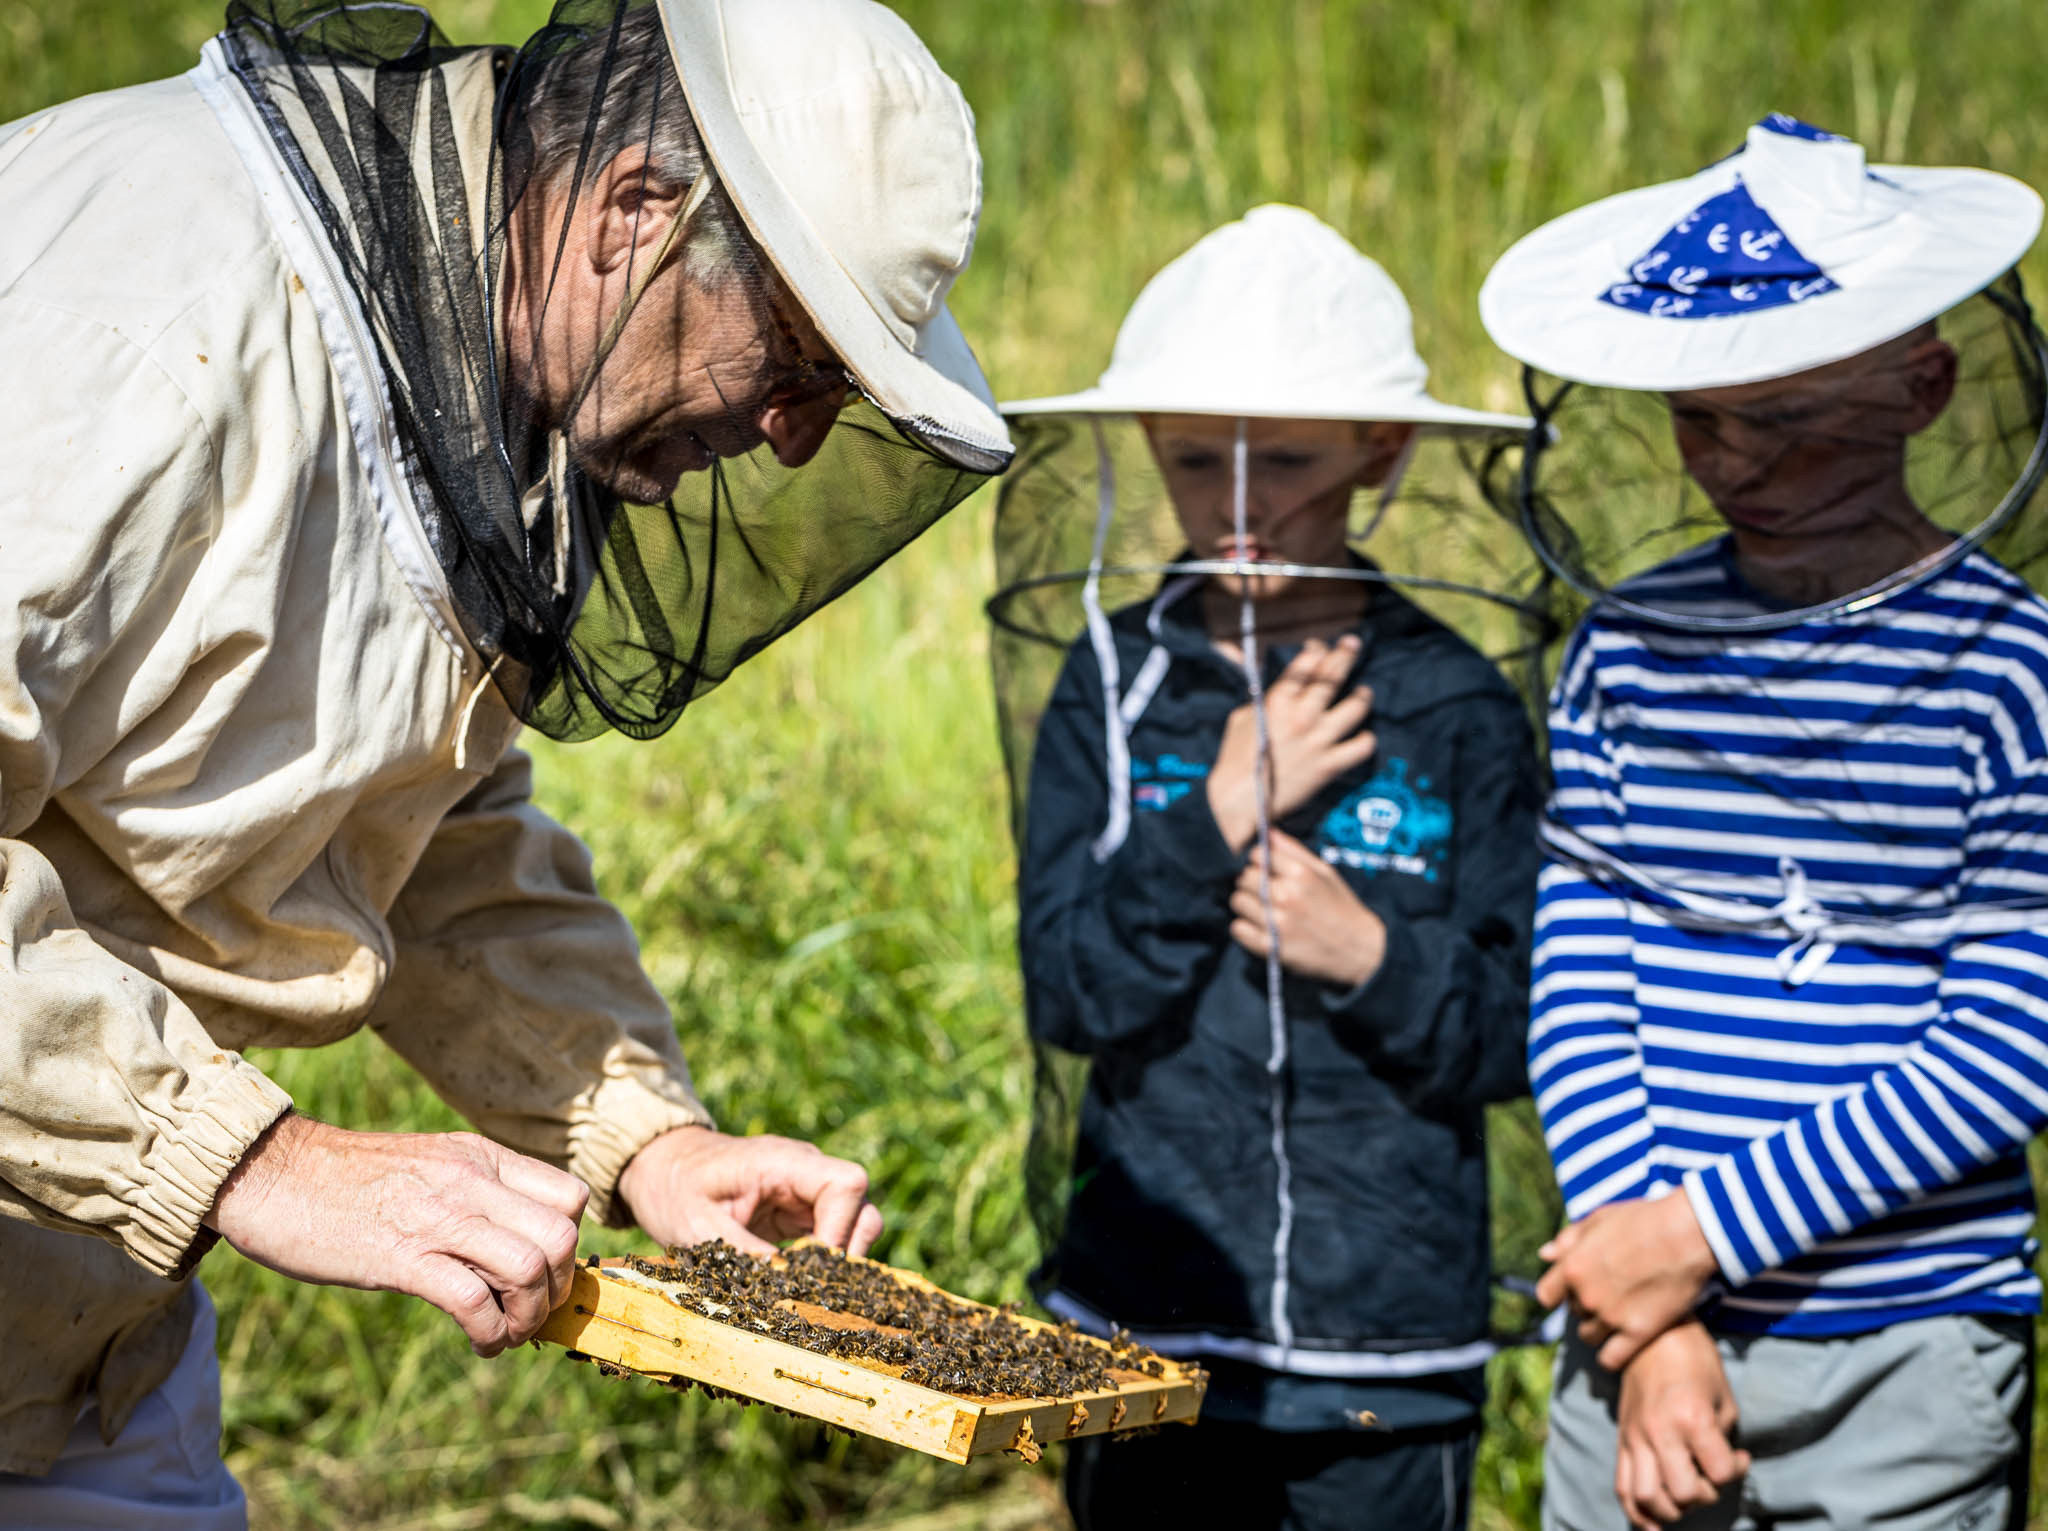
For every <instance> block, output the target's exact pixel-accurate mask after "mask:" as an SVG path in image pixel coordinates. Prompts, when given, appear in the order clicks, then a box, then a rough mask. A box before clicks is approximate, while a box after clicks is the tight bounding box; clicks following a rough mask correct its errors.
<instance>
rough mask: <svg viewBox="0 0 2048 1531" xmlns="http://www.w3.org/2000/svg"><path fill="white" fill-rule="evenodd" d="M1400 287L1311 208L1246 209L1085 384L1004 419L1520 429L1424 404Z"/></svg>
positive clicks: (1169, 283) (1140, 312)
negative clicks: (1199, 419)
mask: <svg viewBox="0 0 2048 1531" xmlns="http://www.w3.org/2000/svg"><path fill="white" fill-rule="evenodd" d="M1428 381H1429V368H1428V367H1427V366H1426V365H1425V364H1424V363H1423V360H1422V358H1421V356H1419V355H1417V354H1416V350H1415V329H1414V321H1413V320H1412V318H1411V317H1410V315H1409V312H1408V301H1407V299H1405V298H1403V297H1402V296H1401V289H1400V288H1399V287H1398V286H1396V285H1395V283H1394V279H1393V278H1392V277H1390V276H1388V275H1387V273H1386V272H1385V271H1384V270H1382V269H1381V268H1380V266H1379V264H1378V263H1377V262H1375V261H1373V260H1371V259H1369V258H1367V257H1366V256H1364V255H1361V254H1360V253H1359V252H1358V251H1357V250H1356V249H1354V248H1353V247H1352V246H1351V244H1350V242H1349V241H1347V240H1346V239H1345V238H1344V236H1343V235H1341V234H1339V233H1338V232H1337V231H1336V230H1335V229H1333V228H1331V227H1330V226H1329V225H1328V224H1326V223H1324V222H1323V221H1322V220H1321V219H1319V218H1317V217H1316V216H1315V215H1314V214H1313V213H1310V212H1306V211H1304V210H1303V209H1301V208H1298V207H1286V206H1282V205H1279V204H1268V205H1267V206H1264V207H1255V208H1253V209H1252V210H1251V211H1250V212H1248V213H1246V214H1245V215H1244V217H1243V218H1242V219H1240V220H1239V221H1238V222H1236V223H1227V224H1225V225H1224V226H1223V227H1222V228H1220V229H1217V230H1216V231H1214V232H1213V233H1211V234H1208V235H1205V236H1204V237H1203V238H1202V239H1200V240H1199V241H1197V242H1196V243H1195V244H1194V245H1193V246H1192V247H1191V248H1190V249H1188V250H1187V251H1186V252H1185V253H1183V254H1182V255H1180V256H1178V257H1177V258H1175V259H1174V260H1173V261H1172V262H1170V263H1169V264H1168V265H1167V266H1166V267H1165V269H1163V270H1162V271H1161V272H1160V273H1159V274H1158V275H1157V276H1155V277H1153V278H1152V280H1151V281H1150V282H1147V283H1146V284H1145V290H1144V291H1143V292H1141V293H1139V294H1138V300H1137V301H1136V302H1135V303H1133V304H1132V305H1131V311H1130V313H1129V314H1127V315H1126V316H1125V317H1124V322H1123V326H1122V328H1120V329H1119V330H1118V331H1117V335H1116V347H1115V349H1114V351H1113V352H1112V353H1111V356H1110V362H1109V370H1108V371H1106V372H1104V373H1103V374H1102V377H1101V379H1100V380H1099V381H1098V382H1097V383H1096V385H1095V386H1094V387H1093V388H1090V389H1087V390H1085V391H1084V392H1081V393H1069V394H1061V395H1059V396H1057V397H1054V398H1045V399H1023V400H1019V401H1017V402H1015V403H1010V404H1005V405H1004V406H1003V413H1005V414H1007V415H1046V414H1138V413H1145V414H1155V413H1156V414H1186V415H1226V416H1231V417H1238V418H1242V417H1253V418H1259V419H1297V420H1390V421H1409V422H1413V423H1414V424H1417V425H1422V426H1430V427H1436V428H1439V429H1441V430H1444V431H1452V432H1458V431H1495V432H1506V431H1513V432H1519V431H1526V430H1528V429H1529V426H1530V422H1529V421H1528V420H1527V419H1525V418H1523V417H1522V416H1520V415H1498V414H1489V413H1487V412H1485V411H1483V410H1476V409H1463V408H1460V407H1459V406H1458V405H1455V404H1446V403H1444V402H1443V401H1442V400H1440V399H1435V398H1432V397H1431V396H1430V394H1429V391H1428V389H1427V388H1426V387H1425V385H1426V384H1427V383H1428Z"/></svg>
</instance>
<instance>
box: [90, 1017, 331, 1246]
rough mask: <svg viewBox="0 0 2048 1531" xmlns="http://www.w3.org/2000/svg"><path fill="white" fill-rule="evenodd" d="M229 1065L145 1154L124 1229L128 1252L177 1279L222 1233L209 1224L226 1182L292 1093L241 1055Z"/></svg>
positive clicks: (232, 1056)
mask: <svg viewBox="0 0 2048 1531" xmlns="http://www.w3.org/2000/svg"><path fill="white" fill-rule="evenodd" d="M219 1056H220V1057H221V1059H222V1061H223V1062H225V1063H226V1064H227V1067H226V1068H225V1069H224V1070H223V1071H222V1072H221V1073H220V1074H218V1075H217V1076H215V1077H214V1078H213V1079H212V1080H211V1081H210V1082H209V1083H207V1084H206V1085H204V1086H203V1087H202V1088H201V1089H200V1091H199V1093H198V1094H197V1095H195V1096H193V1097H191V1098H190V1099H189V1100H187V1101H186V1102H184V1103H182V1109H181V1110H180V1112H179V1114H178V1116H177V1118H176V1119H175V1121H174V1122H173V1123H171V1124H170V1125H168V1126H167V1127H166V1129H165V1130H164V1131H162V1132H159V1133H158V1134H157V1136H156V1140H155V1141H154V1142H153V1143H152V1144H151V1145H150V1147H149V1149H148V1151H147V1152H146V1153H144V1155H143V1157H142V1166H141V1170H142V1173H141V1177H140V1179H139V1182H138V1184H137V1187H136V1192H135V1195H134V1199H133V1201H132V1202H131V1203H130V1208H129V1210H130V1218H129V1221H128V1223H127V1224H126V1226H125V1227H123V1228H122V1230H121V1241H122V1244H123V1245H124V1246H125V1247H126V1249H127V1251H128V1253H129V1254H130V1255H132V1256H133V1257H134V1258H135V1259H136V1260H137V1261H139V1262H140V1263H142V1264H143V1265H146V1266H148V1267H149V1269H151V1270H153V1271H155V1272H156V1273H157V1274H158V1275H160V1276H164V1277H167V1278H169V1279H171V1280H173V1281H177V1280H182V1279H183V1278H184V1277H185V1276H187V1275H189V1274H190V1273H191V1271H192V1268H193V1267H194V1266H196V1265H197V1264H198V1263H199V1261H200V1258H201V1257H202V1256H203V1255H205V1253H206V1252H207V1250H209V1249H211V1248H212V1247H213V1245H214V1242H215V1240H216V1239H217V1238H218V1235H217V1234H215V1233H214V1232H213V1231H212V1230H211V1229H209V1228H207V1227H205V1226H204V1222H203V1219H204V1218H205V1217H206V1215H207V1213H209V1212H211V1211H212V1210H213V1202H214V1198H215V1197H217V1196H218V1195H219V1194H220V1187H221V1182H222V1181H224V1180H226V1179H227V1178H228V1175H229V1174H230V1172H232V1171H233V1169H234V1167H235V1166H236V1165H238V1164H240V1163H241V1162H242V1159H243V1157H244V1156H245V1155H246V1154H247V1153H248V1152H249V1148H250V1146H251V1145H252V1144H253V1143H255V1141H256V1140H257V1139H258V1138H260V1137H262V1136H263V1134H264V1133H265V1132H266V1131H267V1130H268V1129H269V1127H270V1125H271V1123H273V1122H275V1121H276V1120H277V1119H278V1118H279V1117H281V1116H283V1115H284V1114H285V1113H286V1112H287V1111H289V1110H291V1108H292V1098H291V1097H290V1096H289V1095H287V1094H285V1092H284V1091H283V1090H281V1089H279V1088H278V1087H277V1085H275V1084H274V1083H272V1082H271V1080H270V1079H269V1078H268V1077H267V1076H266V1075H265V1074H264V1073H263V1072H262V1070H260V1069H258V1068H257V1067H256V1065H255V1064H253V1063H250V1062H249V1061H248V1060H247V1059H245V1058H242V1057H240V1056H239V1055H237V1054H234V1053H226V1054H221V1055H219Z"/></svg>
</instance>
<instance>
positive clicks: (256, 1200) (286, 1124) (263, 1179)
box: [200, 1111, 320, 1240]
mask: <svg viewBox="0 0 2048 1531" xmlns="http://www.w3.org/2000/svg"><path fill="white" fill-rule="evenodd" d="M319 1126H320V1124H319V1123H318V1122H315V1121H314V1120H312V1118H310V1117H304V1116H301V1115H299V1113H298V1112H297V1111H286V1112H285V1113H284V1114H283V1115H281V1116H280V1117H278V1119H277V1120H276V1121H274V1122H272V1123H271V1124H270V1125H269V1126H268V1127H266V1128H264V1129H263V1131H262V1132H261V1133H259V1134H258V1135H257V1137H256V1140H255V1141H254V1142H252V1143H251V1144H250V1145H249V1148H248V1152H246V1153H244V1154H243V1155H242V1159H241V1162H240V1163H239V1164H237V1165H236V1166H235V1167H234V1168H233V1169H231V1170H229V1171H228V1174H227V1178H226V1179H225V1180H223V1181H221V1183H220V1189H219V1190H218V1191H216V1192H215V1193H214V1197H213V1206H212V1208H211V1210H209V1211H208V1212H207V1214H206V1216H205V1217H203V1218H201V1219H200V1222H201V1223H202V1224H203V1225H204V1226H205V1227H207V1228H210V1229H212V1230H213V1231H214V1232H215V1233H218V1234H221V1235H222V1236H223V1237H227V1238H229V1239H230V1240H232V1238H233V1235H232V1233H231V1232H230V1227H231V1225H232V1224H233V1222H234V1221H235V1220H236V1218H237V1217H239V1216H240V1215H242V1214H243V1213H245V1212H247V1211H248V1210H249V1209H251V1208H254V1207H259V1206H261V1205H262V1204H263V1202H264V1201H265V1200H267V1199H268V1197H269V1196H270V1194H271V1192H272V1191H273V1190H274V1189H275V1188H276V1187H277V1185H278V1184H279V1182H281V1181H283V1180H286V1179H289V1178H290V1176H291V1173H292V1166H293V1165H294V1164H295V1163H296V1162H297V1160H298V1158H299V1155H300V1152H301V1150H302V1148H303V1145H304V1143H305V1141H306V1139H307V1137H308V1136H309V1135H310V1134H311V1133H312V1132H315V1131H317V1130H318V1128H319Z"/></svg>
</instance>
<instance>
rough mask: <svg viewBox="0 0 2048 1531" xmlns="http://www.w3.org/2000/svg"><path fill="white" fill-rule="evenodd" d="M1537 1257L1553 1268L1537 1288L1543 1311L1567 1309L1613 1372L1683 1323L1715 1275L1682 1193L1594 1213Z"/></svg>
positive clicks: (1707, 1248)
mask: <svg viewBox="0 0 2048 1531" xmlns="http://www.w3.org/2000/svg"><path fill="white" fill-rule="evenodd" d="M1537 1253H1538V1254H1540V1255H1541V1256H1542V1257H1543V1258H1544V1259H1546V1260H1548V1261H1550V1262H1551V1264H1550V1269H1549V1270H1547V1271H1545V1272H1544V1273H1543V1279H1542V1280H1541V1281H1538V1282H1537V1283H1536V1297H1537V1300H1538V1301H1540V1302H1541V1303H1542V1304H1543V1305H1544V1306H1545V1307H1546V1308H1554V1307H1556V1306H1557V1305H1558V1304H1559V1303H1563V1302H1568V1303H1570V1304H1571V1305H1572V1309H1573V1311H1574V1312H1576V1313H1577V1314H1578V1315H1579V1338H1580V1339H1582V1340H1584V1341H1585V1342H1586V1343H1587V1344H1588V1345H1592V1346H1594V1347H1596V1348H1597V1349H1598V1351H1599V1353H1600V1364H1601V1365H1602V1366H1604V1367H1606V1368H1607V1369H1608V1370H1609V1371H1617V1372H1618V1371H1620V1370H1621V1369H1622V1368H1623V1367H1625V1366H1627V1365H1628V1364H1629V1363H1630V1362H1631V1361H1632V1360H1634V1359H1635V1356H1636V1353H1637V1352H1638V1351H1640V1350H1641V1349H1642V1348H1643V1347H1644V1346H1645V1345H1647V1344H1649V1343H1650V1341H1652V1340H1654V1339H1655V1338H1656V1337H1657V1336H1658V1335H1660V1334H1662V1333H1663V1332H1664V1331H1665V1330H1667V1329H1669V1328H1671V1327H1672V1326H1673V1325H1674V1324H1678V1323H1682V1322H1684V1320H1685V1319H1686V1318H1687V1317H1689V1316H1690V1315H1691V1313H1692V1310H1693V1306H1694V1305H1695V1304H1696V1303H1697V1302H1698V1301H1699V1298H1700V1293H1701V1292H1702V1291H1703V1290H1705V1288H1706V1284H1707V1282H1708V1281H1710V1280H1712V1279H1713V1278H1714V1276H1716V1275H1718V1274H1719V1272H1720V1266H1719V1265H1718V1264H1717V1263H1716V1262H1715V1260H1714V1251H1713V1247H1712V1246H1711V1245H1710V1244H1708V1243H1707V1236H1706V1234H1705V1233H1703V1232H1702V1231H1701V1230H1700V1224H1699V1219H1698V1218H1696V1217H1695V1216H1693V1211H1692V1203H1691V1202H1690V1201H1688V1200H1687V1199H1686V1198H1685V1195H1684V1194H1683V1193H1682V1192H1679V1193H1674V1194H1672V1195H1670V1196H1666V1197H1663V1198H1661V1199H1659V1200H1656V1201H1651V1200H1647V1199H1645V1200H1631V1201H1616V1202H1610V1203H1608V1204H1607V1205H1606V1206H1604V1207H1598V1208H1596V1209H1594V1210H1593V1211H1592V1212H1589V1213H1588V1214H1586V1216H1584V1217H1582V1218H1580V1219H1579V1220H1578V1221H1577V1222H1576V1223H1573V1224H1571V1225H1570V1226H1568V1227H1566V1228H1565V1229H1563V1230H1562V1231H1561V1232H1560V1233H1559V1234H1558V1235H1557V1237H1556V1238H1554V1239H1552V1240H1551V1241H1550V1242H1549V1243H1548V1244H1545V1245H1544V1246H1543V1247H1542V1248H1541V1249H1540V1250H1538V1251H1537Z"/></svg>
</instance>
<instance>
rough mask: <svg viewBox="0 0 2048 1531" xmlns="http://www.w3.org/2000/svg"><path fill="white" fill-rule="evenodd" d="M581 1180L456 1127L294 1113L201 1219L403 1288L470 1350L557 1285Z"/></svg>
mask: <svg viewBox="0 0 2048 1531" xmlns="http://www.w3.org/2000/svg"><path fill="white" fill-rule="evenodd" d="M589 1199H590V1190H589V1188H588V1187H587V1186H585V1185H584V1184H583V1182H582V1181H580V1180H578V1179H577V1178H576V1177H575V1176H574V1175H569V1174H565V1173H563V1172H562V1171H561V1170H558V1169H555V1168H553V1167H552V1166H550V1165H546V1164H542V1163H541V1162H540V1161H539V1160H537V1159H528V1158H526V1157H524V1156H523V1155H520V1154H515V1153H513V1152H512V1151H511V1150H509V1149H505V1148H500V1147H499V1146H498V1145H497V1144H495V1143H492V1142H490V1141H488V1140H487V1139H484V1138H480V1137H477V1136H476V1135H475V1134H474V1133H468V1132H446V1133H428V1132H407V1133H399V1132H349V1131H347V1130H346V1129H344V1128H340V1127H330V1126H328V1125H326V1124H325V1123H324V1122H316V1121H313V1120H311V1119H310V1118H307V1117H303V1116H298V1115H296V1114H294V1115H288V1116H284V1117H281V1118H279V1119H278V1121H277V1123H276V1125H274V1126H273V1127H272V1128H271V1129H270V1130H269V1131H268V1132H267V1133H265V1134H264V1135H263V1136H262V1137H261V1138H259V1139H257V1140H256V1146H255V1147H253V1148H252V1149H250V1150H249V1152H248V1154H247V1155H246V1156H244V1158H243V1159H242V1162H241V1163H240V1164H238V1165H237V1166H235V1169H234V1171H233V1172H232V1173H231V1174H230V1175H229V1176H228V1178H227V1180H226V1181H225V1182H224V1183H223V1184H222V1185H221V1188H220V1194H219V1195H218V1196H216V1197H215V1198H214V1203H213V1211H212V1212H211V1213H209V1214H208V1215H207V1218H206V1224H207V1226H208V1227H209V1228H212V1229H214V1230H215V1231H216V1232H218V1233H219V1234H220V1235H221V1237H222V1238H224V1239H226V1240H227V1241H228V1242H229V1243H230V1244H232V1245H234V1246H235V1248H236V1249H238V1250H240V1251H241V1252H242V1253H243V1254H244V1255H247V1256H248V1257H249V1258H250V1259H251V1260H254V1261H256V1262H257V1263H258V1264H259V1265H267V1266H269V1267H270V1268H271V1269H272V1270H274V1271H281V1272H283V1273H284V1274H285V1275H287V1276H290V1277H292V1278H293V1279H294V1280H298V1281H313V1282H321V1283H324V1284H326V1285H329V1286H353V1287H361V1288H364V1289H365V1290H368V1291H385V1292H407V1293H410V1294H411V1295H412V1296H414V1297H423V1298H425V1299H426V1300H427V1301H428V1302H430V1303H432V1304H433V1305H434V1306H435V1307H437V1308H439V1309H441V1310H442V1311H443V1312H444V1313H446V1314H448V1316H449V1317H451V1318H453V1319H454V1320H455V1322H456V1323H458V1324H460V1325H461V1326H462V1332H463V1333H464V1334H466V1335H468V1336H469V1343H470V1346H471V1348H472V1349H474V1350H475V1351H476V1353H477V1354H478V1355H480V1356H494V1355H496V1354H497V1353H498V1352H499V1351H501V1350H504V1349H505V1348H506V1347H507V1346H511V1345H520V1344H524V1343H525V1342H526V1341H527V1340H529V1339H531V1338H533V1334H534V1331H535V1330H537V1329H539V1328H540V1325H541V1320H543V1319H544V1318H546V1317H547V1316H548V1314H549V1313H550V1312H552V1311H553V1310H554V1308H555V1306H556V1305H557V1304H558V1303H560V1302H561V1301H562V1300H563V1299H564V1298H565V1297H567V1296H568V1293H569V1273H570V1270H571V1268H572V1267H573V1266H574V1265H575V1263H576V1226H577V1223H578V1222H579V1221H580V1220H581V1219H582V1217H583V1204H584V1203H585V1202H586V1201H588V1200H589Z"/></svg>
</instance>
